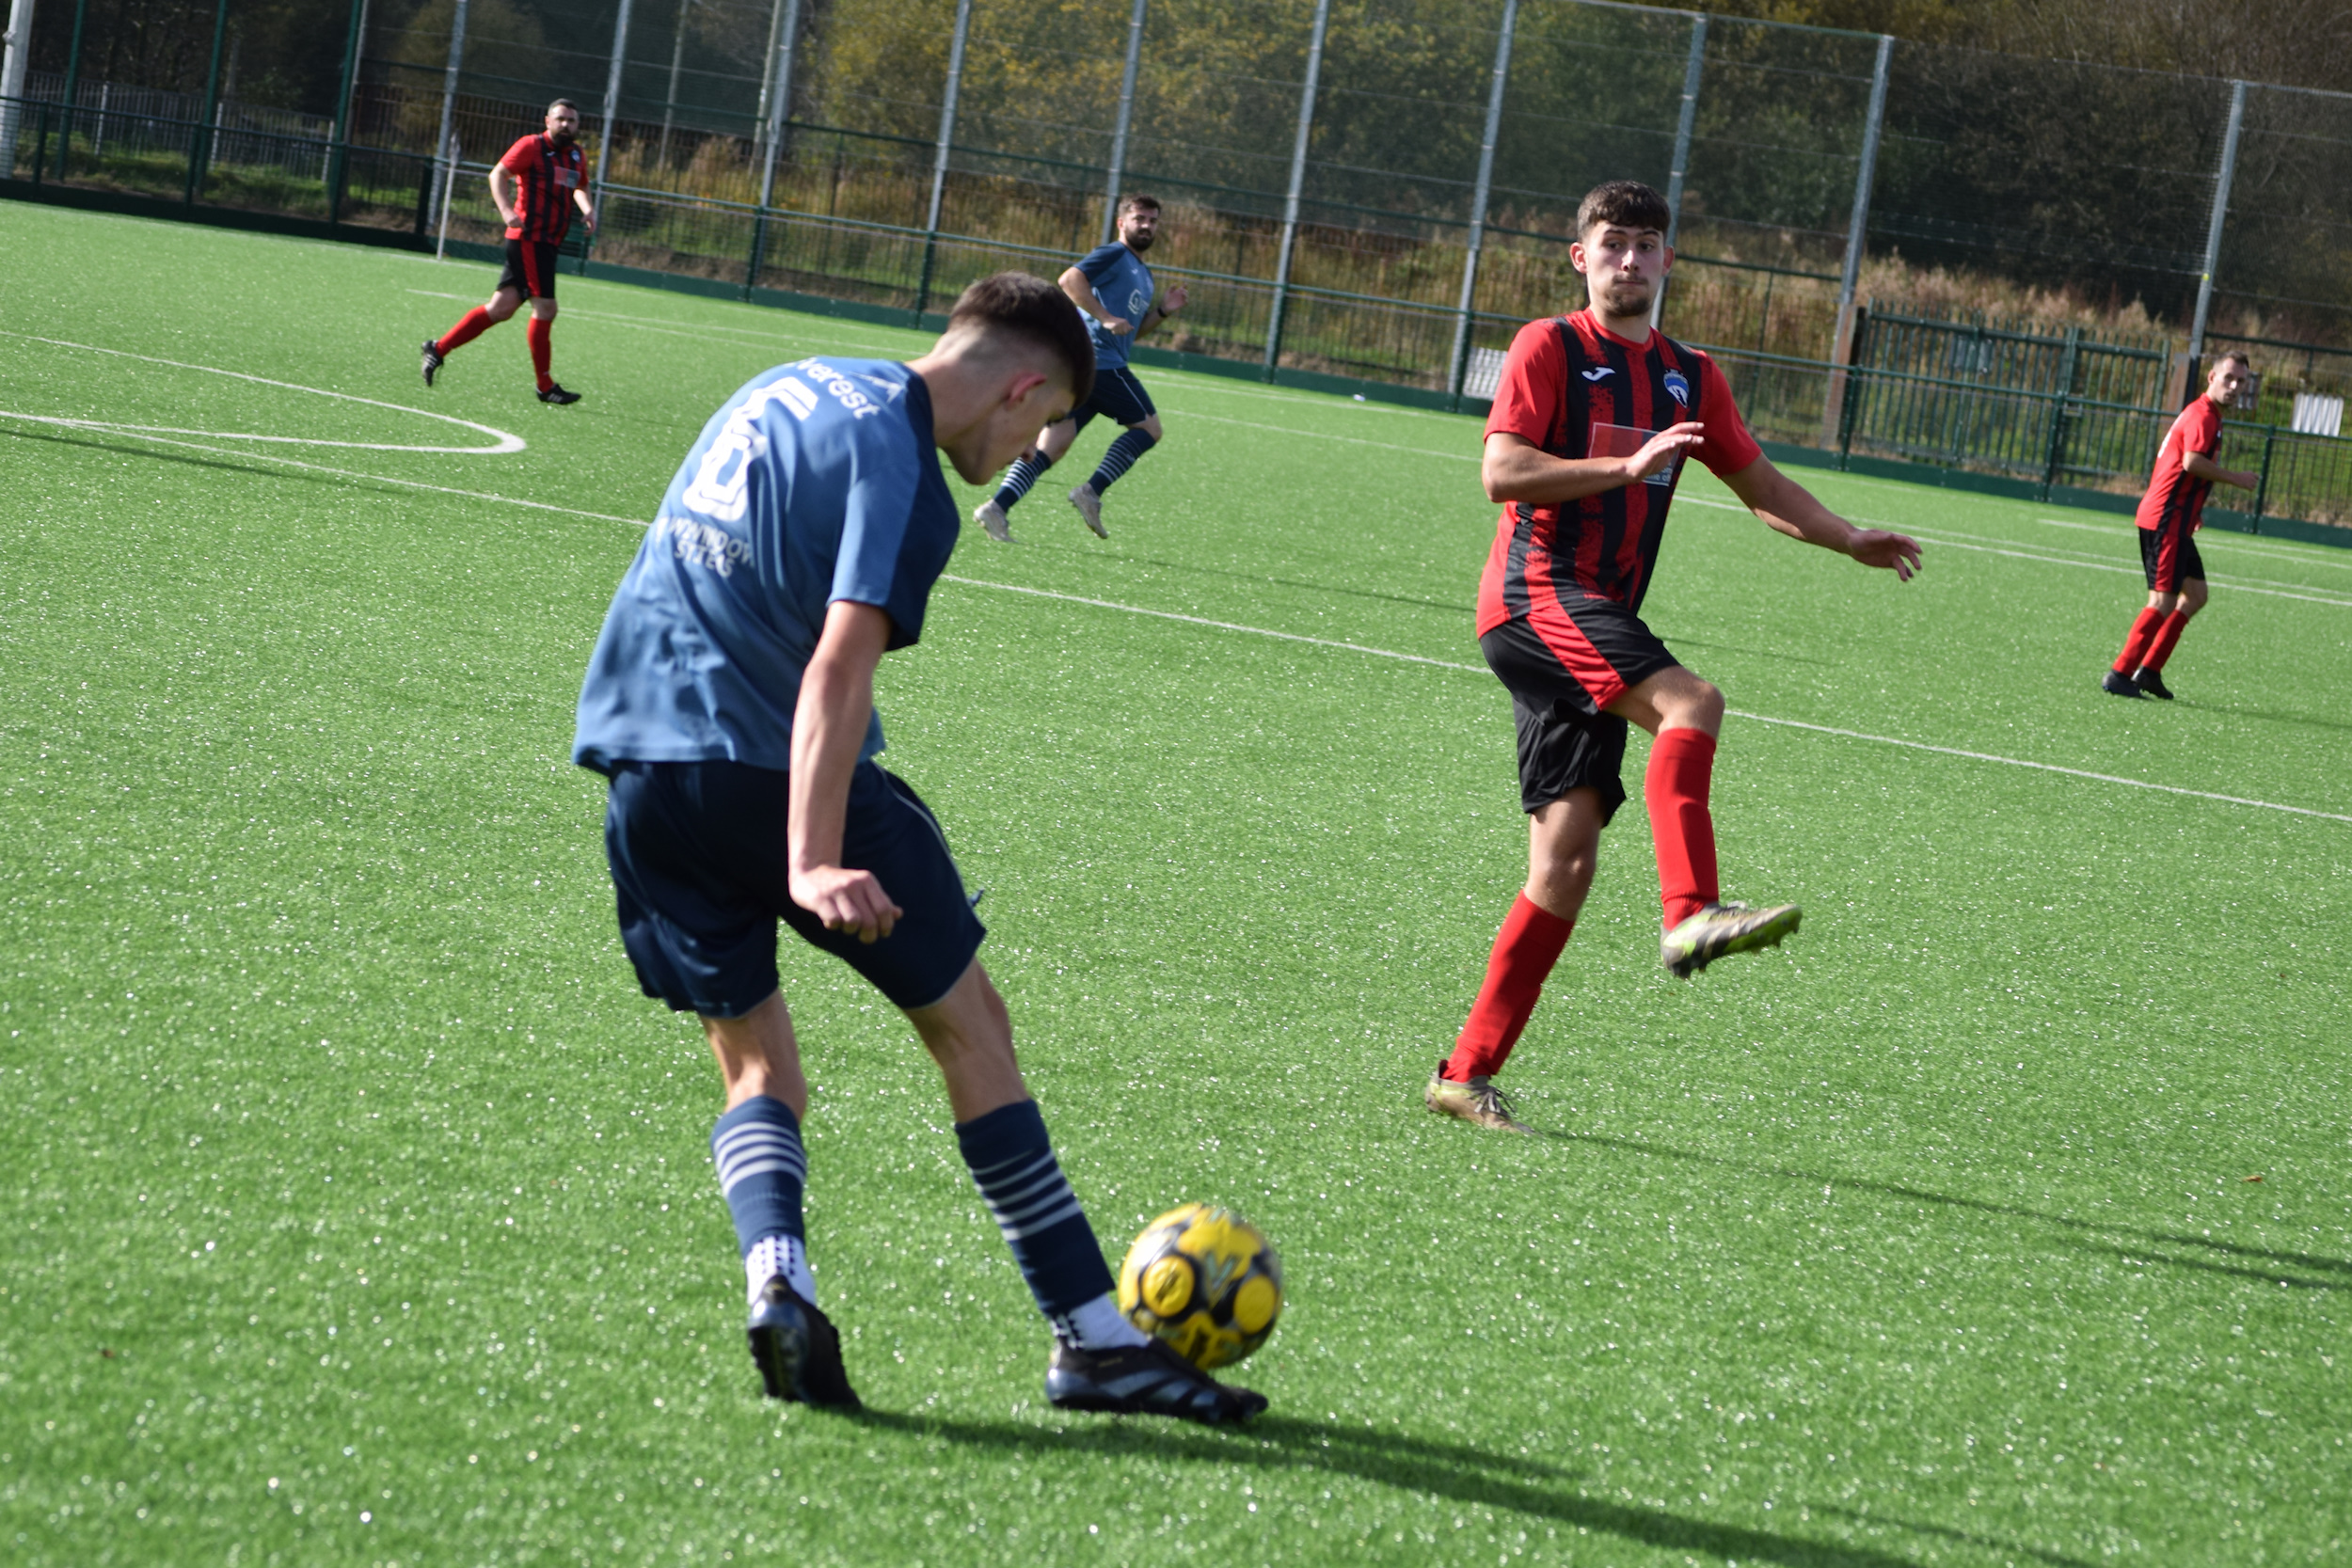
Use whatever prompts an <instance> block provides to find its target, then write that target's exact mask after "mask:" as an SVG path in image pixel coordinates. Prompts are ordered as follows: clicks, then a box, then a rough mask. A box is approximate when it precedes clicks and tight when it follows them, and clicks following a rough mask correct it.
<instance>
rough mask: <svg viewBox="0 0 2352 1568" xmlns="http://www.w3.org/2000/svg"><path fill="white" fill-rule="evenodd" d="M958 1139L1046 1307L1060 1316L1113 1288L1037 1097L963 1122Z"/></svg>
mask: <svg viewBox="0 0 2352 1568" xmlns="http://www.w3.org/2000/svg"><path fill="white" fill-rule="evenodd" d="M956 1142H957V1144H958V1145H960V1146H961V1148H962V1150H963V1163H964V1164H967V1165H969V1166H971V1167H972V1180H973V1181H974V1182H976V1183H977V1185H978V1187H979V1189H980V1196H981V1197H982V1198H983V1199H985V1200H986V1201H987V1204H988V1208H989V1212H991V1213H993V1214H994V1215H995V1216H996V1227H997V1228H998V1229H1000V1230H1002V1231H1003V1232H1004V1233H1005V1241H1006V1243H1008V1244H1009V1246H1011V1248H1012V1260H1013V1261H1014V1262H1015V1263H1018V1264H1019V1265H1021V1277H1022V1278H1024V1279H1025V1280H1027V1281H1028V1282H1029V1293H1030V1294H1032V1295H1034V1296H1036V1297H1037V1304H1038V1307H1039V1308H1040V1310H1041V1311H1043V1312H1044V1313H1045V1315H1046V1316H1047V1317H1049V1318H1053V1317H1057V1315H1060V1314H1066V1313H1069V1312H1072V1311H1074V1310H1075V1309H1077V1308H1078V1307H1084V1306H1085V1305H1086V1304H1087V1303H1089V1302H1090V1301H1093V1300H1095V1299H1097V1298H1098V1297H1100V1296H1102V1295H1104V1294H1105V1293H1106V1292H1107V1291H1110V1289H1111V1285H1112V1281H1111V1271H1110V1268H1109V1266H1108V1265H1107V1264H1105V1263H1104V1261H1103V1249H1102V1247H1101V1246H1099V1245H1097V1244H1096V1243H1095V1240H1094V1227H1092V1226H1090V1225H1089V1224H1087V1217H1086V1211H1085V1210H1083V1209H1081V1208H1079V1207H1078V1195H1077V1194H1075V1193H1073V1192H1072V1191H1071V1190H1070V1182H1069V1180H1068V1179H1067V1178H1065V1177H1064V1176H1063V1175H1062V1173H1061V1164H1060V1162H1059V1161H1057V1160H1056V1159H1055V1158H1054V1146H1053V1144H1052V1142H1051V1141H1050V1140H1048V1139H1047V1137H1046V1136H1045V1117H1043V1116H1042V1115H1041V1114H1040V1113H1039V1111H1038V1108H1037V1101H1034V1100H1024V1101H1016V1102H1015V1103H1013V1104H1010V1105H1006V1106H1003V1107H1001V1108H999V1109H997V1110H993V1111H991V1112H989V1113H988V1115H986V1116H984V1117H978V1118H977V1119H975V1120H972V1121H960V1122H958V1123H956Z"/></svg>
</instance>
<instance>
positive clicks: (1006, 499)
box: [996, 447, 1054, 512]
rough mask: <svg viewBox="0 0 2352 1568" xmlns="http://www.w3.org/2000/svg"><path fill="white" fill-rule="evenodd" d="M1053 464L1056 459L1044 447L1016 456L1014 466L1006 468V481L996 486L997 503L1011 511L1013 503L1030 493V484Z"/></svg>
mask: <svg viewBox="0 0 2352 1568" xmlns="http://www.w3.org/2000/svg"><path fill="white" fill-rule="evenodd" d="M1053 466H1054V460H1053V459H1052V458H1050V457H1048V456H1046V455H1045V449H1044V448H1042V447H1038V448H1033V449H1032V450H1030V451H1025V452H1023V453H1022V454H1021V455H1020V456H1019V457H1016V458H1014V459H1013V463H1012V467H1009V468H1007V469H1006V470H1005V482H1004V483H1002V484H999V485H998V486H996V504H997V505H998V506H1000V507H1002V508H1004V509H1005V510H1006V511H1007V512H1010V511H1011V510H1012V509H1013V504H1014V503H1015V502H1016V501H1018V500H1020V499H1021V498H1022V497H1024V496H1025V495H1027V494H1028V493H1029V486H1030V485H1032V484H1035V483H1037V482H1038V480H1039V478H1040V477H1041V475H1043V473H1044V472H1045V470H1046V469H1048V468H1050V467H1053Z"/></svg>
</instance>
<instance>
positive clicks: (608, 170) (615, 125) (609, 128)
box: [580, 0, 629, 273]
mask: <svg viewBox="0 0 2352 1568" xmlns="http://www.w3.org/2000/svg"><path fill="white" fill-rule="evenodd" d="M628 11H629V0H621V12H620V15H618V16H616V17H614V18H613V19H612V65H611V66H609V67H608V68H607V69H606V71H605V74H604V127H603V130H602V131H601V132H600V133H599V135H598V136H597V142H598V145H597V148H596V178H595V179H593V180H591V181H590V182H589V183H590V185H591V186H592V187H593V188H594V190H595V192H596V194H595V195H593V196H591V197H590V198H588V205H590V206H591V207H594V208H595V209H596V227H597V228H598V229H602V228H603V227H604V187H605V184H606V182H607V181H608V180H609V179H610V178H611V176H612V153H613V150H614V149H615V147H616V146H617V145H618V140H619V138H618V132H619V128H620V123H621V67H622V66H623V65H624V64H626V63H627V62H628ZM595 245H596V235H595V234H594V233H591V234H590V235H589V236H588V246H589V248H591V249H593V248H594V247H595ZM587 270H588V258H587V255H586V254H585V253H584V252H583V253H582V254H581V256H580V271H581V272H583V273H585V272H586V271H587Z"/></svg>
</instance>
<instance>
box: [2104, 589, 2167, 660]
mask: <svg viewBox="0 0 2352 1568" xmlns="http://www.w3.org/2000/svg"><path fill="white" fill-rule="evenodd" d="M2164 623H2165V613H2164V611H2163V610H2157V609H2155V608H2154V607H2153V606H2142V607H2141V609H2140V611H2139V614H2138V615H2137V617H2136V618H2134V620H2133V622H2132V629H2131V634H2130V635H2129V636H2127V637H2125V638H2124V639H2123V651H2122V653H2120V654H2118V655H2116V656H2115V673H2117V674H2119V675H2128V674H2130V673H2132V672H2134V671H2135V670H2137V669H2138V668H2140V666H2142V665H2144V664H2146V663H2147V662H2148V654H2149V651H2150V650H2151V649H2152V648H2153V647H2154V646H2155V642H2156V638H2157V636H2158V635H2159V634H2160V633H2161V632H2162V631H2163V630H2164Z"/></svg>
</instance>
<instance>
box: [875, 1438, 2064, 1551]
mask: <svg viewBox="0 0 2352 1568" xmlns="http://www.w3.org/2000/svg"><path fill="white" fill-rule="evenodd" d="M855 1419H857V1420H858V1421H860V1422H861V1423H863V1424H866V1425H868V1426H878V1427H882V1428H885V1429H887V1430H890V1431H893V1432H900V1433H907V1434H908V1435H910V1436H918V1437H936V1438H940V1439H943V1440H945V1441H946V1442H950V1443H956V1444H960V1445H963V1446H966V1447H971V1448H980V1449H1020V1450H1022V1451H1024V1452H1026V1453H1037V1452H1039V1451H1041V1450H1044V1451H1054V1450H1058V1451H1062V1452H1066V1453H1073V1454H1077V1453H1086V1454H1100V1455H1103V1456H1105V1457H1108V1458H1113V1459H1152V1458H1157V1459H1170V1458H1173V1459H1179V1460H1184V1461H1195V1462H1200V1463H1209V1464H1217V1465H1233V1466H1248V1467H1253V1468H1256V1469H1260V1470H1291V1471H1301V1472H1309V1473H1311V1472H1316V1471H1324V1472H1330V1473H1336V1474H1343V1475H1348V1476H1353V1477H1355V1478H1356V1479H1358V1480H1359V1481H1370V1482H1372V1483H1374V1484H1375V1485H1379V1486H1385V1487H1390V1488H1392V1489H1394V1490H1396V1491H1399V1492H1404V1493H1407V1494H1414V1495H1421V1496H1432V1497H1443V1498H1446V1499H1447V1500H1449V1501H1451V1502H1456V1503H1464V1504H1469V1505H1470V1506H1473V1507H1481V1508H1493V1509H1501V1510H1507V1511H1508V1512H1511V1513H1518V1514H1522V1515H1525V1516H1527V1517H1531V1518H1537V1519H1549V1520H1550V1521H1552V1522H1554V1523H1556V1524H1562V1525H1569V1526H1574V1527H1576V1528H1580V1529H1585V1530H1590V1531H1592V1532H1594V1533H1596V1534H1602V1535H1613V1536H1616V1537H1619V1538H1621V1539H1623V1540H1627V1541H1631V1542H1637V1543H1639V1544H1643V1545H1645V1546H1652V1547H1657V1548H1659V1549H1661V1550H1666V1551H1680V1552H1686V1553H1692V1554H1695V1555H1697V1556H1700V1557H1702V1558H1706V1559H1708V1560H1736V1561H1740V1562H1772V1563H1782V1564H1787V1565H1788V1568H1917V1564H1916V1562H1915V1560H1914V1559H1911V1558H1906V1557H1899V1556H1897V1555H1895V1554H1894V1553H1892V1552H1885V1551H1881V1550H1879V1549H1877V1548H1876V1547H1871V1546H1851V1545H1841V1544H1837V1543H1835V1542H1822V1541H1804V1540H1799V1539H1796V1538H1794V1537H1791V1536H1787V1535H1780V1534H1776V1533H1774V1532H1772V1531H1770V1530H1760V1529H1750V1528H1746V1527H1744V1526H1740V1525H1726V1524H1717V1523H1714V1522H1712V1521H1709V1520H1706V1519H1695V1518H1692V1517H1691V1516H1689V1515H1687V1514H1681V1513H1671V1512H1668V1511H1667V1510H1664V1509H1656V1508H1643V1507H1639V1506H1636V1505H1634V1504H1630V1503H1619V1502H1612V1501H1609V1500H1607V1499H1606V1498H1601V1497H1593V1496H1590V1495H1589V1494H1587V1493H1584V1492H1582V1491H1580V1490H1579V1489H1578V1477H1577V1476H1576V1475H1575V1474H1574V1473H1573V1472H1571V1471H1568V1470H1565V1469H1562V1468H1560V1467H1558V1466H1556V1465H1547V1464H1544V1463H1542V1462H1540V1461H1536V1460H1529V1459H1523V1458H1518V1457H1516V1456H1513V1455H1507V1454H1494V1453H1488V1452H1486V1450H1484V1449H1474V1448H1470V1447H1468V1446H1467V1445H1462V1444H1454V1443H1438V1442H1432V1441H1430V1440H1428V1439H1426V1438H1420V1437H1409V1436H1404V1435H1401V1434H1397V1433H1383V1432H1380V1431H1377V1430H1372V1429H1362V1428H1356V1429H1351V1428H1348V1427H1346V1426H1343V1425H1338V1424H1333V1423H1326V1422H1320V1421H1312V1420H1302V1419H1299V1418H1295V1417H1287V1416H1263V1417H1260V1418H1258V1419H1257V1420H1255V1421H1252V1422H1251V1423H1249V1425H1248V1426H1247V1427H1245V1428H1242V1429H1239V1430H1237V1431H1234V1432H1231V1433H1217V1432H1203V1431H1200V1429H1197V1428H1192V1427H1182V1426H1176V1425H1174V1424H1172V1423H1168V1422H1162V1421H1151V1422H1129V1421H1125V1420H1121V1419H1118V1418H1094V1417H1079V1418H1073V1425H1072V1426H1070V1427H1068V1428H1064V1429H1061V1430H1056V1429H1054V1428H1050V1427H1037V1426H1031V1425H1027V1424H1025V1423H1020V1422H1014V1421H969V1420H958V1419H954V1418H946V1417H930V1416H920V1415H900V1414H898V1413H895V1412H886V1411H877V1410H871V1409H869V1410H867V1411H866V1412H865V1413H864V1414H863V1415H861V1416H859V1417H857V1418H855ZM1080 1423H1083V1424H1080ZM2029 1555H2032V1556H2036V1557H2041V1558H2042V1560H2045V1561H2048V1562H2051V1563H2054V1564H2058V1568H2089V1565H2088V1564H2078V1563H2076V1562H2075V1561H2074V1560H2073V1559H2071V1558H2058V1557H2050V1556H2047V1555H2046V1554H2042V1553H2030V1554H2029Z"/></svg>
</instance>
